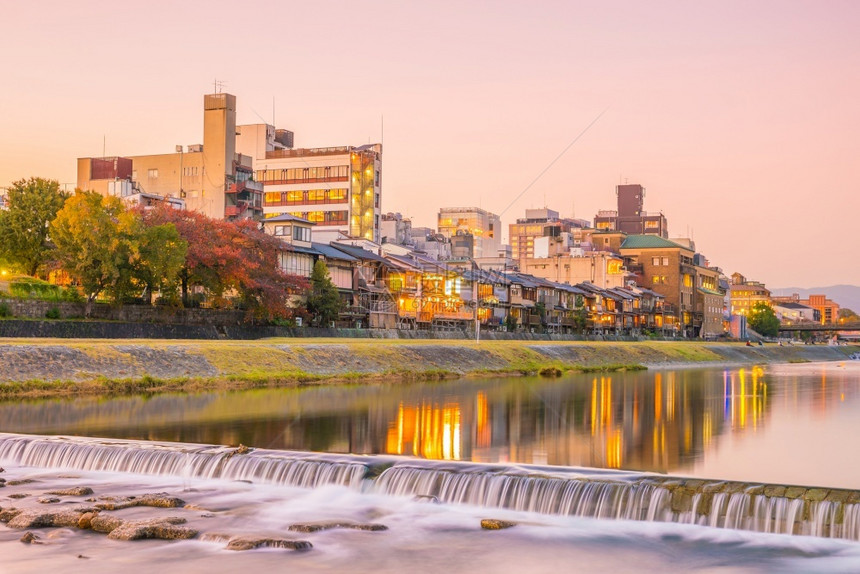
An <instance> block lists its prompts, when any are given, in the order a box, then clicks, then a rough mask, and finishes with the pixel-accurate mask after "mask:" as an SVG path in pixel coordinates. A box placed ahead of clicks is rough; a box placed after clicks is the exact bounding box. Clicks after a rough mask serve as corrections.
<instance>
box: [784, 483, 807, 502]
mask: <svg viewBox="0 0 860 574" xmlns="http://www.w3.org/2000/svg"><path fill="white" fill-rule="evenodd" d="M804 494H806V489H805V488H803V487H802V486H789V487H788V488H786V489H785V497H786V498H791V499H795V498H800V497H801V496H803V495H804Z"/></svg>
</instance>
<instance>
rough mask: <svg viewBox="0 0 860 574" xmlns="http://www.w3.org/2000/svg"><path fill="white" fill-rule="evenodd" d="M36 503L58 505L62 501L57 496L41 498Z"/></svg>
mask: <svg viewBox="0 0 860 574" xmlns="http://www.w3.org/2000/svg"><path fill="white" fill-rule="evenodd" d="M36 502H38V503H39V504H56V503H58V502H60V499H59V498H57V497H55V496H40V497H39V498H37V499H36Z"/></svg>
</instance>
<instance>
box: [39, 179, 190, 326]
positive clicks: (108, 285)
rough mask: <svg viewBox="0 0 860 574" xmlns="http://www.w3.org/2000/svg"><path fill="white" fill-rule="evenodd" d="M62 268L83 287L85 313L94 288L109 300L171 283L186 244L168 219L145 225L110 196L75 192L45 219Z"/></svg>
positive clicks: (135, 213) (179, 265)
mask: <svg viewBox="0 0 860 574" xmlns="http://www.w3.org/2000/svg"><path fill="white" fill-rule="evenodd" d="M51 237H52V238H53V240H54V242H55V243H56V246H57V258H58V260H59V262H60V263H61V265H62V266H63V268H64V269H65V270H66V271H67V272H68V273H69V275H71V276H72V277H74V278H75V279H76V280H77V281H78V282H79V283H80V284H81V286H82V287H83V290H84V293H85V294H86V295H87V315H89V314H90V311H91V309H92V302H93V301H94V300H95V299H96V297H98V296H99V295H100V294H102V293H105V294H107V295H109V296H110V297H111V298H112V299H113V301H114V302H115V303H121V302H122V301H123V300H124V299H125V298H127V297H131V296H137V295H139V294H141V293H144V295H146V297H147V299H148V300H149V299H151V294H152V292H153V291H154V290H160V289H168V288H169V287H170V286H171V285H175V284H176V281H177V278H178V275H179V271H180V269H181V268H182V265H183V263H184V261H185V253H186V250H187V244H186V243H185V241H184V240H183V239H182V238H181V237H180V236H179V233H177V231H176V228H175V227H174V226H173V225H172V224H169V223H166V224H162V225H152V226H146V225H144V223H143V220H142V216H141V213H140V212H139V211H136V210H129V209H127V208H126V207H125V206H124V205H123V203H122V202H121V201H120V200H119V199H118V198H116V197H102V196H101V195H99V194H98V193H94V192H77V193H76V194H75V195H74V196H73V197H71V198H70V199H69V200H68V201H67V202H66V205H65V206H64V207H63V209H61V210H60V212H59V213H57V217H56V218H55V219H54V221H53V223H52V224H51Z"/></svg>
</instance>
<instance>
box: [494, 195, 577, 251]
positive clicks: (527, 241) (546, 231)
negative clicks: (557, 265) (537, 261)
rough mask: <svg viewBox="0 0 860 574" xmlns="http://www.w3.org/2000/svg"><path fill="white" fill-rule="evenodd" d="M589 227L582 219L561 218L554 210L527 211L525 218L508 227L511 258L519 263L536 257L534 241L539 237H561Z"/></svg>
mask: <svg viewBox="0 0 860 574" xmlns="http://www.w3.org/2000/svg"><path fill="white" fill-rule="evenodd" d="M587 226H588V222H586V221H583V220H581V219H568V218H562V217H559V215H558V212H557V211H554V210H552V209H547V208H543V209H527V210H526V216H525V217H523V218H521V219H517V222H516V223H511V224H510V225H509V226H508V239H509V241H510V242H511V256H512V257H513V258H514V259H515V260H517V261H519V260H521V259H528V258H531V257H535V252H534V241H535V239H537V238H538V237H559V236H560V235H561V234H562V233H564V232H569V231H571V230H572V229H581V228H583V227H587Z"/></svg>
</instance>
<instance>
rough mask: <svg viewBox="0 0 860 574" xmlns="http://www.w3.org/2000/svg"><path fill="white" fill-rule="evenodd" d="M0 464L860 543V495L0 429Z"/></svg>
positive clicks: (603, 472) (592, 471) (582, 471)
mask: <svg viewBox="0 0 860 574" xmlns="http://www.w3.org/2000/svg"><path fill="white" fill-rule="evenodd" d="M2 461H6V462H7V463H15V464H17V465H22V466H34V467H43V468H53V469H75V470H98V471H112V472H129V473H141V474H154V475H164V476H177V477H183V478H204V479H205V478H212V479H226V480H250V481H253V482H260V483H267V484H278V485H290V486H298V487H304V488H315V487H319V486H322V485H326V484H337V485H342V486H346V487H349V488H353V489H367V490H369V491H373V492H378V493H382V494H388V495H394V496H412V497H416V496H421V497H432V498H435V499H437V500H438V501H439V502H442V503H448V504H469V505H475V506H483V507H490V508H505V509H511V510H518V511H525V512H536V513H542V514H554V515H571V516H583V517H592V518H600V519H623V520H639V521H660V522H675V523H687V524H698V525H702V526H710V527H715V528H730V529H742V530H751V531H756V532H771V533H780V534H793V535H807V536H818V537H826V538H842V539H848V540H860V491H855V490H844V489H831V488H810V487H803V486H785V485H768V484H760V483H745V482H735V481H718V480H701V479H691V478H679V477H666V476H658V475H652V474H644V473H632V472H623V471H606V470H597V469H570V468H563V467H537V466H500V465H487V464H475V463H463V462H447V461H445V462H440V461H425V460H422V461H416V460H414V459H403V458H402V457H386V456H358V455H330V454H316V453H302V452H291V451H274V450H263V449H249V450H248V451H246V450H243V449H236V448H230V447H224V446H213V445H193V444H183V443H158V442H148V441H125V440H122V441H120V440H108V439H95V438H79V437H47V436H30V435H15V434H0V462H2Z"/></svg>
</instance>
